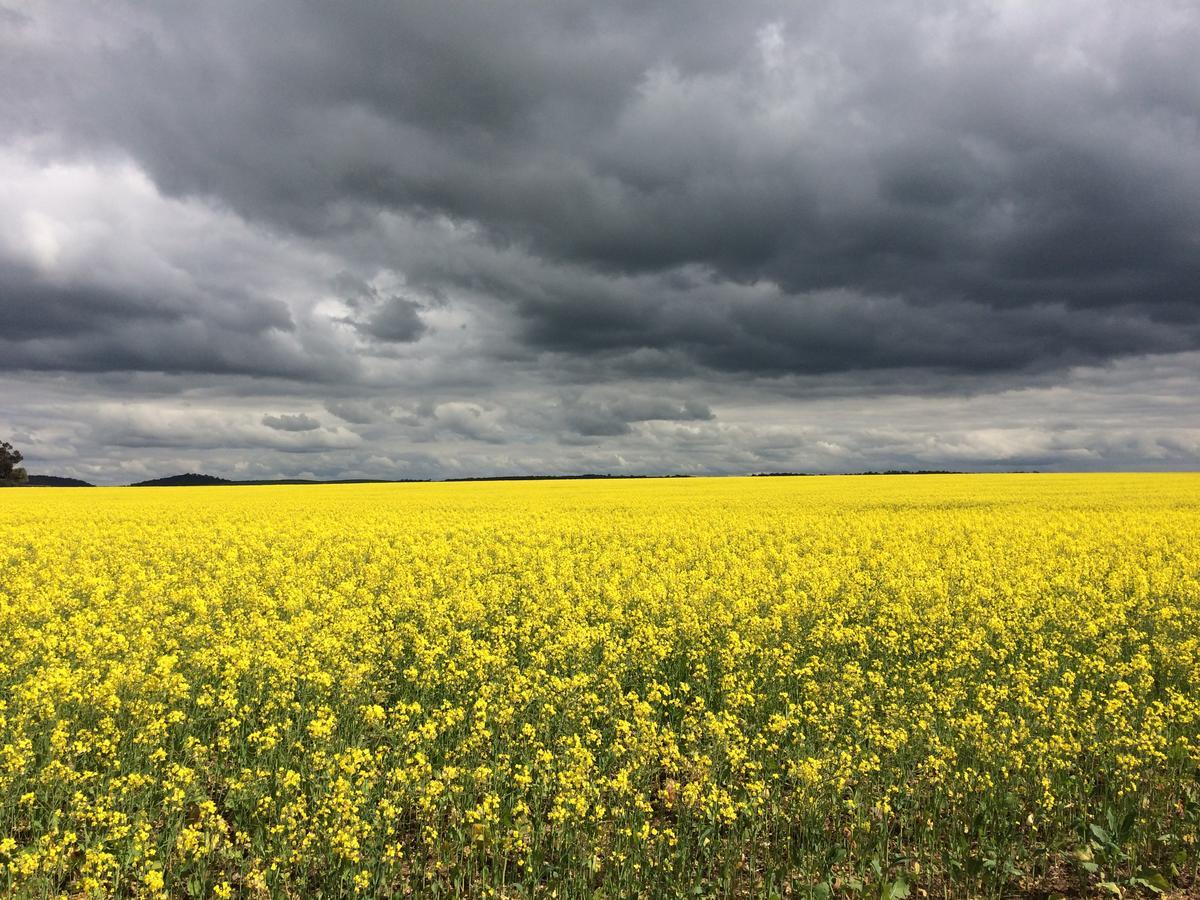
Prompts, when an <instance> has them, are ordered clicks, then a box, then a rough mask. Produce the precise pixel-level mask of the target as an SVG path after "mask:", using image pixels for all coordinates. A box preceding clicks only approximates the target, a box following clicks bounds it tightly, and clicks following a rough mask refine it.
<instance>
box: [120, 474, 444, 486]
mask: <svg viewBox="0 0 1200 900" xmlns="http://www.w3.org/2000/svg"><path fill="white" fill-rule="evenodd" d="M420 480H424V479H417V478H397V479H383V478H337V479H331V480H329V481H317V480H314V479H311V478H269V479H259V480H252V481H232V480H230V479H228V478H219V477H217V476H216V475H202V474H200V473H199V472H185V473H184V474H182V475H168V476H166V477H165V478H151V479H150V480H149V481H139V482H136V483H135V484H131V485H130V487H208V486H213V485H263V484H406V483H408V482H412V481H420Z"/></svg>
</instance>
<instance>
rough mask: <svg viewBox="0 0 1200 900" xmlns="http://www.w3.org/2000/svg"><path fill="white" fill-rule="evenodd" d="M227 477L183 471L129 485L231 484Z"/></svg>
mask: <svg viewBox="0 0 1200 900" xmlns="http://www.w3.org/2000/svg"><path fill="white" fill-rule="evenodd" d="M233 483H234V482H232V481H230V480H229V479H228V478H218V477H217V476H216V475H201V474H199V473H198V472H185V473H184V474H182V475H168V476H166V477H165V478H151V479H150V480H149V481H138V482H135V483H134V484H131V485H130V487H200V486H202V485H209V484H233Z"/></svg>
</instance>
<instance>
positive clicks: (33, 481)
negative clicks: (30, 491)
mask: <svg viewBox="0 0 1200 900" xmlns="http://www.w3.org/2000/svg"><path fill="white" fill-rule="evenodd" d="M25 487H95V485H94V484H92V483H91V482H90V481H84V480H83V479H82V478H65V477H63V476H62V475H30V476H29V479H28V480H27V481H26V482H25Z"/></svg>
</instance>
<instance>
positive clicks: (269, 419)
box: [262, 413, 321, 431]
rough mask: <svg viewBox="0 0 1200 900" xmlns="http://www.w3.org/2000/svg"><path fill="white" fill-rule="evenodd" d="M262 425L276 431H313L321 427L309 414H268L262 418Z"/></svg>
mask: <svg viewBox="0 0 1200 900" xmlns="http://www.w3.org/2000/svg"><path fill="white" fill-rule="evenodd" d="M262 423H263V424H264V425H266V426H267V427H268V428H274V429H275V430H276V431H313V430H315V429H317V428H320V427H321V423H320V422H319V421H317V420H316V419H314V418H313V417H312V416H310V415H308V414H307V413H295V414H290V413H282V414H280V415H278V416H272V415H269V414H268V415H264V416H263V417H262Z"/></svg>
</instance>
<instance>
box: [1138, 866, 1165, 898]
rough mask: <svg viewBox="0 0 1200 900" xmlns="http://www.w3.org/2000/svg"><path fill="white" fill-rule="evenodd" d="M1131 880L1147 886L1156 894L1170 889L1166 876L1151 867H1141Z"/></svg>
mask: <svg viewBox="0 0 1200 900" xmlns="http://www.w3.org/2000/svg"><path fill="white" fill-rule="evenodd" d="M1133 880H1134V882H1135V883H1137V884H1139V885H1141V886H1142V887H1144V888H1149V889H1150V890H1152V891H1154V893H1156V894H1161V893H1162V892H1163V891H1169V890H1170V889H1171V882H1170V881H1169V880H1168V879H1167V876H1165V875H1163V873H1162V872H1156V871H1154V870H1153V869H1143V870H1142V871H1140V872H1138V873H1137V875H1135V876H1134V878H1133Z"/></svg>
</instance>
